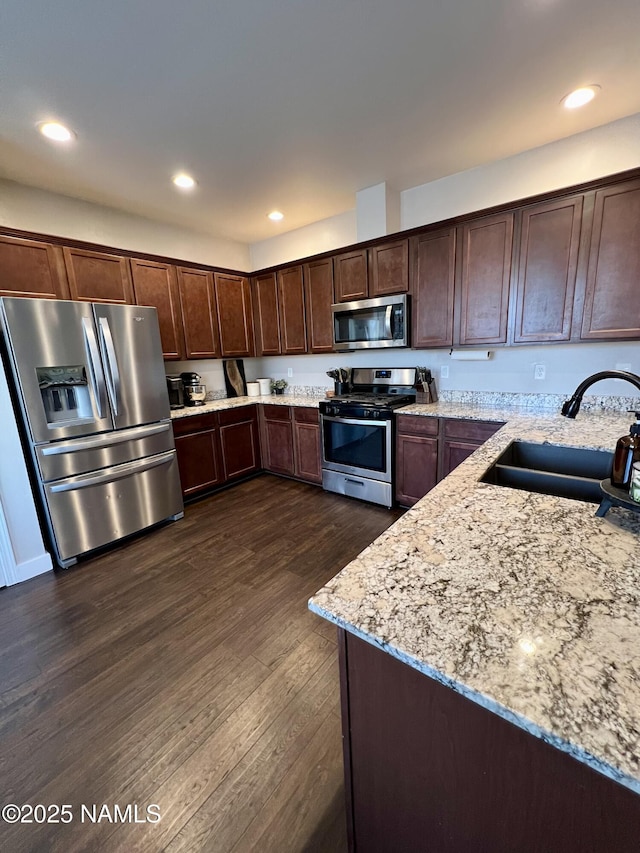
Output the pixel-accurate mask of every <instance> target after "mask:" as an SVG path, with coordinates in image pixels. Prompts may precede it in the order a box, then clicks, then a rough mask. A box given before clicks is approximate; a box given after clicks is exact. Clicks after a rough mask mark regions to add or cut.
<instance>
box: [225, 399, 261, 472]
mask: <svg viewBox="0 0 640 853" xmlns="http://www.w3.org/2000/svg"><path fill="white" fill-rule="evenodd" d="M218 418H219V420H220V448H221V452H222V470H223V472H224V480H225V482H227V481H228V480H235V479H236V478H238V477H247V476H248V475H249V474H255V473H256V472H257V471H259V470H260V467H261V466H260V441H259V438H258V412H257V410H256V407H255V406H242V407H240V408H238V409H227V410H226V411H223V412H219V413H218Z"/></svg>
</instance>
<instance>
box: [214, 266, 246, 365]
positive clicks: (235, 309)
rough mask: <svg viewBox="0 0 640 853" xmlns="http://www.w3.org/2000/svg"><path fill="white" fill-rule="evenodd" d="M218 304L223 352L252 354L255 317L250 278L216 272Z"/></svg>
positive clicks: (237, 354) (235, 354) (227, 353)
mask: <svg viewBox="0 0 640 853" xmlns="http://www.w3.org/2000/svg"><path fill="white" fill-rule="evenodd" d="M214 280H215V288H216V307H217V311H218V328H219V330H220V351H221V353H222V355H223V356H232V357H236V356H251V355H253V352H254V347H253V318H252V316H251V287H250V285H249V279H248V278H245V276H240V275H226V274H224V273H215V276H214Z"/></svg>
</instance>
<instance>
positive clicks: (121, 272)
mask: <svg viewBox="0 0 640 853" xmlns="http://www.w3.org/2000/svg"><path fill="white" fill-rule="evenodd" d="M64 262H65V266H66V268H67V278H68V279H69V290H70V292H71V298H72V299H78V300H80V301H82V302H115V303H120V304H124V305H133V304H134V303H135V299H134V296H133V286H132V284H131V273H130V272H129V259H128V258H123V257H121V256H120V255H108V254H106V253H104V252H89V251H86V250H85V249H69V248H67V247H66V246H65V248H64Z"/></svg>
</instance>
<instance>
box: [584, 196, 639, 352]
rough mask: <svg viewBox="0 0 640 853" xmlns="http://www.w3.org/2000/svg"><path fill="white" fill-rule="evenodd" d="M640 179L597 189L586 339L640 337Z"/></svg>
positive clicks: (590, 253) (585, 330) (588, 276)
mask: <svg viewBox="0 0 640 853" xmlns="http://www.w3.org/2000/svg"><path fill="white" fill-rule="evenodd" d="M639 283H640V180H635V181H627V182H625V183H621V184H618V185H617V186H613V187H609V188H607V189H604V190H599V191H598V192H597V193H596V198H595V208H594V213H593V229H592V234H591V248H590V252H589V265H588V268H587V292H586V297H585V304H584V313H583V318H582V335H581V337H582V339H583V340H606V339H607V338H639V337H640V285H639Z"/></svg>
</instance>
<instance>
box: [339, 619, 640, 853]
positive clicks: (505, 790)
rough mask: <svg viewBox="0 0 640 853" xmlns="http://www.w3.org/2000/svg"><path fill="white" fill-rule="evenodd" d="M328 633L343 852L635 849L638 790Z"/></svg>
mask: <svg viewBox="0 0 640 853" xmlns="http://www.w3.org/2000/svg"><path fill="white" fill-rule="evenodd" d="M338 635H339V641H340V686H341V694H342V727H343V747H344V766H345V790H346V799H347V826H348V836H349V850H350V851H357V853H389V851H390V850H393V851H407V853H408V851H412V852H413V851H418V850H420V851H422V850H424V851H433V853H436V851H437V853H465V851H473V853H514V851H517V853H542V851H544V853H587V851H589V853H613V851H615V853H637V851H638V849H639V844H640V830H639V827H640V795H638V794H635V793H633V792H632V791H630V790H629V789H628V788H625V787H623V786H622V785H619V784H618V783H617V782H614V781H613V780H611V779H609V778H607V777H606V776H603V775H602V774H600V773H597V772H595V771H594V770H591V769H590V768H589V767H587V765H586V764H583V763H582V762H580V761H578V760H577V759H575V758H573V757H572V756H570V755H568V754H567V753H565V752H561V751H560V750H558V749H556V748H554V747H553V746H550V745H549V744H547V743H545V742H544V741H542V740H541V739H540V738H537V737H534V736H533V735H531V734H529V733H528V732H525V731H524V730H523V729H521V728H519V727H518V726H516V725H513V724H512V723H509V722H507V721H506V720H504V719H502V718H501V717H499V716H498V715H497V714H494V713H492V712H491V711H488V710H487V709H486V708H483V707H481V706H480V705H478V704H476V703H475V702H472V701H471V700H470V699H467V698H466V697H464V696H461V695H460V694H459V693H457V692H455V691H454V690H452V689H451V688H449V687H445V686H444V685H442V684H440V683H439V682H437V681H435V680H434V679H432V678H429V677H428V676H426V675H423V674H422V673H421V672H418V671H417V670H415V669H412V668H411V667H409V666H407V665H406V664H404V663H401V662H400V661H398V660H397V659H396V658H393V657H391V655H388V654H386V653H385V652H383V651H381V650H380V649H377V648H375V647H374V646H372V645H370V644H369V643H366V642H364V641H363V640H360V639H358V638H357V637H354V636H353V635H352V634H349V633H347V632H345V631H343V630H341V629H340V630H339V631H338Z"/></svg>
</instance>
